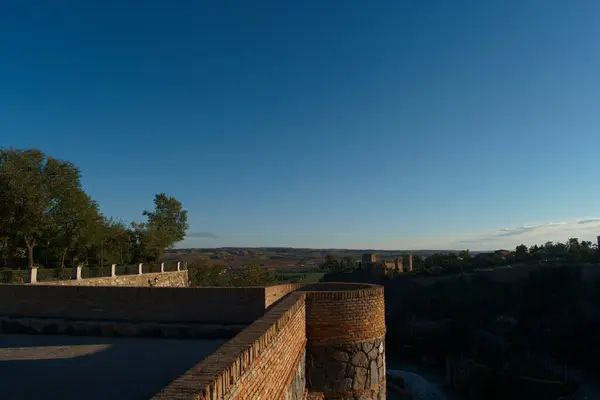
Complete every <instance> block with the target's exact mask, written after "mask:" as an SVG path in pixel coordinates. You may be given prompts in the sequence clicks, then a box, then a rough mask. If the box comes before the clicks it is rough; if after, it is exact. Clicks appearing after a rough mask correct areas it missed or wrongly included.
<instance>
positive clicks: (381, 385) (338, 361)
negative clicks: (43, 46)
mask: <svg viewBox="0 0 600 400" xmlns="http://www.w3.org/2000/svg"><path fill="white" fill-rule="evenodd" d="M300 291H301V292H304V293H306V338H307V346H306V352H307V363H306V364H307V372H306V374H307V379H308V380H307V386H308V389H309V390H311V391H314V392H322V393H324V395H325V398H327V399H329V398H331V399H337V398H340V399H341V398H343V399H349V400H359V399H384V398H385V331H386V328H385V305H384V291H383V287H381V286H377V285H369V284H359V283H327V284H315V285H307V286H305V287H303V288H301V289H300Z"/></svg>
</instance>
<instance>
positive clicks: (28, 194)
mask: <svg viewBox="0 0 600 400" xmlns="http://www.w3.org/2000/svg"><path fill="white" fill-rule="evenodd" d="M80 190H81V183H80V176H79V170H78V169H77V168H76V167H75V166H74V165H73V164H71V163H69V162H66V161H60V160H57V159H55V158H52V157H48V156H46V155H45V154H44V153H42V152H41V151H39V150H35V149H34V150H17V149H2V150H0V215H2V224H3V226H4V229H5V230H6V231H7V232H8V233H9V235H10V236H12V237H14V238H15V239H16V240H20V241H22V243H24V244H25V246H26V247H27V259H28V265H29V266H30V267H31V266H33V265H34V259H33V250H34V248H35V247H36V245H37V244H38V243H41V242H43V236H44V234H47V233H48V232H49V231H51V229H52V228H53V225H52V224H53V218H52V217H53V215H54V214H55V210H56V208H57V207H58V206H59V204H60V202H61V199H63V198H65V197H67V193H68V192H69V191H80Z"/></svg>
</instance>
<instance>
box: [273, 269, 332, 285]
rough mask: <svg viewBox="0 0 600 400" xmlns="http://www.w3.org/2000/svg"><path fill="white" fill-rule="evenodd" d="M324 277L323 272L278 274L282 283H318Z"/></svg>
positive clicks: (287, 272)
mask: <svg viewBox="0 0 600 400" xmlns="http://www.w3.org/2000/svg"><path fill="white" fill-rule="evenodd" d="M323 275H325V273H323V272H298V271H286V272H278V273H277V277H278V280H279V282H280V283H317V282H319V281H320V280H321V278H322V277H323Z"/></svg>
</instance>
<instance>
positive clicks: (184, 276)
mask: <svg viewBox="0 0 600 400" xmlns="http://www.w3.org/2000/svg"><path fill="white" fill-rule="evenodd" d="M188 283H189V282H188V271H187V270H185V271H173V272H156V273H149V274H140V275H117V276H114V277H111V276H107V277H102V278H88V279H71V280H64V281H53V282H52V281H51V282H38V283H37V285H55V286H141V287H144V286H148V287H150V286H153V287H188Z"/></svg>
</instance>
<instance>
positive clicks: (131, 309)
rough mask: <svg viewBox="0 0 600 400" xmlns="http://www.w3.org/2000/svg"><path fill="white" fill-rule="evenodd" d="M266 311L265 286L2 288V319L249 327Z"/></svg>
mask: <svg viewBox="0 0 600 400" xmlns="http://www.w3.org/2000/svg"><path fill="white" fill-rule="evenodd" d="M264 313H265V288H260V287H256V288H195V287H194V288H176V287H123V286H78V285H77V286H60V285H42V284H36V285H27V284H25V285H0V316H3V317H28V318H57V319H64V320H83V321H112V322H118V321H123V322H157V323H203V324H244V325H248V324H250V323H252V322H254V321H256V320H257V319H258V318H260V317H262V316H263V315H264Z"/></svg>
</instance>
